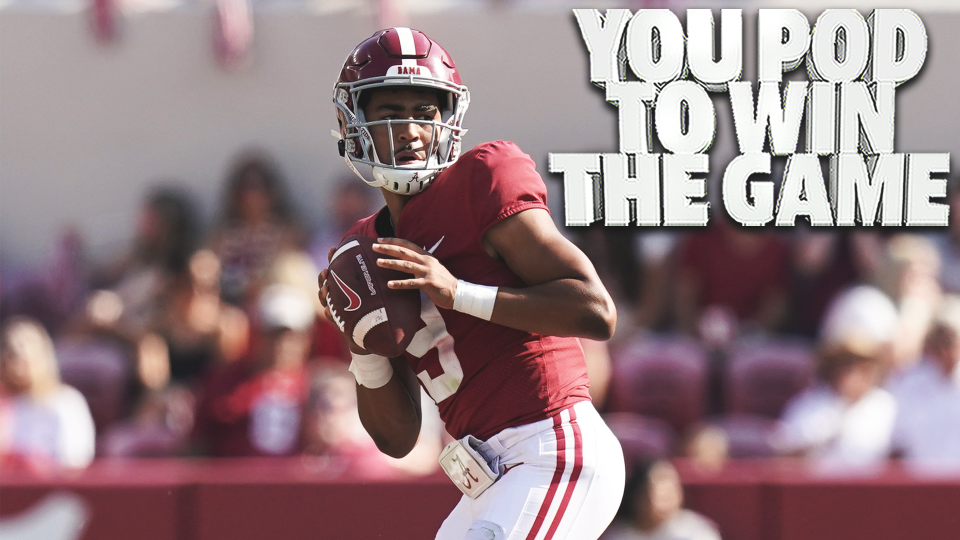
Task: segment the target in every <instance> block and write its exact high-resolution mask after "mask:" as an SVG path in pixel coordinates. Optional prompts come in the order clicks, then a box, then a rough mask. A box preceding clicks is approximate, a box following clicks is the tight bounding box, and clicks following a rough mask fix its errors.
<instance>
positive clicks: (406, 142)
mask: <svg viewBox="0 0 960 540" xmlns="http://www.w3.org/2000/svg"><path fill="white" fill-rule="evenodd" d="M364 115H365V116H366V117H367V120H368V121H377V120H395V121H396V120H400V121H399V122H393V123H392V124H391V126H390V127H389V128H388V127H387V125H386V124H380V125H376V126H371V127H370V134H371V135H372V136H373V145H374V147H375V149H376V151H377V156H378V157H379V158H380V161H381V162H382V163H385V164H391V163H392V161H391V146H390V142H391V141H390V139H391V136H392V138H393V148H392V151H393V152H392V153H393V158H394V159H395V160H396V165H405V164H410V163H415V162H418V161H426V159H427V156H428V155H429V152H432V151H433V146H432V145H433V142H434V141H433V136H434V133H433V131H434V130H433V125H432V124H417V123H413V122H403V120H436V121H440V102H439V100H438V98H437V93H436V92H434V91H432V90H425V89H420V88H410V87H403V88H398V89H380V90H375V91H374V93H373V95H372V96H371V97H370V101H369V103H367V105H366V107H365V108H364Z"/></svg>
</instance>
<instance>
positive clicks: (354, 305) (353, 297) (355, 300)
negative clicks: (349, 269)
mask: <svg viewBox="0 0 960 540" xmlns="http://www.w3.org/2000/svg"><path fill="white" fill-rule="evenodd" d="M330 275H331V276H333V280H334V281H336V282H337V286H338V287H340V290H341V291H343V294H345V295H347V299H348V300H350V305H348V306H347V307H345V308H343V310H344V311H356V310H357V309H359V308H360V295H359V294H357V293H355V292H353V289H351V288H350V287H348V286H347V284H346V283H344V282H343V280H342V279H340V276H338V275H337V274H336V273H335V272H333V271H332V270H331V271H330Z"/></svg>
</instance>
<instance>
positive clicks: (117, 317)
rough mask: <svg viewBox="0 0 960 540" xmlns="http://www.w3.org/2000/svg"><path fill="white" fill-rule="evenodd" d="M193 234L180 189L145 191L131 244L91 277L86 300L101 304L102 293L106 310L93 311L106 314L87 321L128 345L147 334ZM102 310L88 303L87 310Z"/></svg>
mask: <svg viewBox="0 0 960 540" xmlns="http://www.w3.org/2000/svg"><path fill="white" fill-rule="evenodd" d="M198 234H199V230H198V217H197V215H196V212H195V209H194V206H193V202H192V201H191V200H190V198H189V196H188V195H187V194H186V193H185V192H184V191H181V190H179V189H177V188H173V187H168V186H162V187H158V188H156V189H154V190H153V191H152V192H150V193H149V194H148V195H147V198H146V200H145V202H144V203H143V207H142V208H141V211H140V215H139V219H138V221H137V227H136V233H135V235H134V238H133V244H132V245H131V246H130V248H129V249H128V250H127V251H126V252H125V253H123V254H122V255H120V256H119V257H118V258H117V259H116V260H114V261H113V262H112V263H110V264H108V265H107V266H106V267H104V268H101V269H99V270H97V271H95V272H94V273H93V276H92V277H91V286H92V288H93V289H94V290H95V291H97V292H95V293H94V295H95V296H93V297H91V300H90V301H92V302H97V301H102V300H103V298H104V296H103V295H102V294H101V295H99V296H96V295H97V294H98V292H99V291H102V290H107V291H110V293H111V295H112V296H111V303H113V305H112V306H110V307H111V309H108V310H107V311H106V312H104V311H102V310H101V311H99V312H97V313H95V314H103V315H106V316H103V317H95V320H94V321H92V322H93V323H94V324H95V325H99V326H100V327H101V328H102V329H106V328H109V329H110V330H111V331H113V332H115V333H117V334H120V335H122V336H123V337H125V338H128V339H130V340H132V341H135V340H136V338H138V337H139V336H140V335H142V334H143V333H145V332H147V331H149V330H151V329H152V328H153V327H154V326H155V324H156V321H157V318H158V317H159V314H160V312H161V309H162V304H163V302H164V300H165V298H166V297H167V294H168V293H169V291H170V286H171V284H172V282H173V279H174V276H175V275H177V274H178V273H180V272H181V271H183V270H184V269H185V268H186V267H187V263H188V261H189V259H190V255H191V254H192V253H193V252H194V250H195V249H196V245H197V240H198ZM104 307H105V306H103V305H102V304H101V305H99V306H90V305H89V304H88V307H87V309H88V312H89V311H90V310H97V309H99V308H104ZM88 322H91V321H88Z"/></svg>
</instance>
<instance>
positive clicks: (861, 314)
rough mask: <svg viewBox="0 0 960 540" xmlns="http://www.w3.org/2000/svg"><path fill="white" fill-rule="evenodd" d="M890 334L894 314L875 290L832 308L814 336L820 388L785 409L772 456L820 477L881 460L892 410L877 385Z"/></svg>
mask: <svg viewBox="0 0 960 540" xmlns="http://www.w3.org/2000/svg"><path fill="white" fill-rule="evenodd" d="M896 327H897V312H896V308H895V307H894V306H893V303H892V302H891V301H890V299H889V298H888V297H887V296H886V295H884V294H883V293H882V292H880V291H879V290H877V289H875V288H873V287H868V286H859V287H855V288H853V289H851V290H849V291H846V292H844V293H842V294H841V295H840V296H839V297H838V298H837V299H836V300H835V301H834V302H833V303H832V304H831V306H830V308H829V310H828V312H827V315H826V317H825V319H824V322H823V326H822V330H821V335H820V350H819V352H818V376H819V381H818V382H817V383H816V384H815V385H814V386H812V387H809V388H807V389H806V390H804V391H803V392H801V393H800V394H799V395H797V396H796V397H794V398H793V399H791V400H790V402H789V403H788V404H787V406H786V408H785V409H784V412H783V415H782V417H781V419H780V420H781V421H780V425H779V426H778V427H777V428H776V431H775V433H774V436H773V444H774V447H775V448H776V449H777V451H778V452H780V453H782V454H787V455H795V456H806V457H809V458H811V459H812V460H813V463H814V464H815V465H816V466H817V467H822V468H825V469H839V468H840V467H855V468H869V467H873V466H876V465H879V464H880V463H881V462H882V461H883V460H884V459H885V458H886V457H887V455H888V454H889V451H890V438H891V432H892V430H893V421H894V417H895V414H896V403H895V402H894V400H893V397H892V396H891V395H890V393H889V392H887V391H886V390H884V389H883V388H881V387H880V386H879V385H880V383H881V381H882V378H883V375H884V373H885V372H886V365H887V363H888V362H889V358H890V351H891V347H892V336H893V334H894V331H895V329H896Z"/></svg>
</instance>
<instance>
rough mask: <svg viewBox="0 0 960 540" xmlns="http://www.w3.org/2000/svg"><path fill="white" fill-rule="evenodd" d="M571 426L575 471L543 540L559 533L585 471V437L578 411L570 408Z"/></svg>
mask: <svg viewBox="0 0 960 540" xmlns="http://www.w3.org/2000/svg"><path fill="white" fill-rule="evenodd" d="M570 426H571V427H572V428H573V471H572V472H571V473H570V481H569V482H568V483H567V490H566V491H564V493H563V499H561V500H560V507H559V508H557V515H556V517H554V518H553V523H552V524H551V525H550V528H549V529H547V535H546V536H544V539H543V540H550V539H551V538H553V534H554V533H555V532H557V527H559V526H560V520H561V519H563V514H564V512H566V510H567V505H568V504H570V497H572V496H573V489H574V488H575V487H577V479H578V478H580V471H581V470H583V437H582V436H581V434H580V424H578V423H577V411H575V410H573V407H570Z"/></svg>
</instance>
